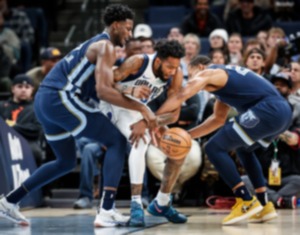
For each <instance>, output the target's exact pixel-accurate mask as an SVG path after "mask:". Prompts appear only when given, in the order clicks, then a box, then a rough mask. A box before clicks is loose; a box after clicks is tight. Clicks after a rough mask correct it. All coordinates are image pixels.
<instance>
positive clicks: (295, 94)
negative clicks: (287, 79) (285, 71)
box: [289, 62, 300, 105]
mask: <svg viewBox="0 0 300 235" xmlns="http://www.w3.org/2000/svg"><path fill="white" fill-rule="evenodd" d="M289 72H290V76H291V78H292V83H293V87H292V90H291V95H290V96H289V101H290V102H291V103H292V104H293V105H294V104H295V103H300V62H292V63H290V71H289Z"/></svg>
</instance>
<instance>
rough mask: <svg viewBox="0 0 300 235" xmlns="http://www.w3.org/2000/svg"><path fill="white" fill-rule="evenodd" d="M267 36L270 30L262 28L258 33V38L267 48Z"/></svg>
mask: <svg viewBox="0 0 300 235" xmlns="http://www.w3.org/2000/svg"><path fill="white" fill-rule="evenodd" d="M267 38H268V32H267V31H265V30H260V31H259V32H258V33H257V35H256V39H257V40H258V41H259V42H260V43H261V44H262V45H263V47H264V48H267Z"/></svg>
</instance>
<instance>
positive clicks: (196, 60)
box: [190, 55, 211, 66]
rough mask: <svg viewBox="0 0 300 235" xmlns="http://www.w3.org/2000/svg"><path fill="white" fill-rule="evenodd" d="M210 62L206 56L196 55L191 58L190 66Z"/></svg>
mask: <svg viewBox="0 0 300 235" xmlns="http://www.w3.org/2000/svg"><path fill="white" fill-rule="evenodd" d="M210 63H211V59H210V58H209V57H208V56H205V55H197V56H195V57H194V58H193V59H192V60H191V62H190V66H198V65H199V64H202V65H209V64H210Z"/></svg>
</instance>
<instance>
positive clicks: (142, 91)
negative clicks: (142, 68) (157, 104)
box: [131, 85, 151, 100]
mask: <svg viewBox="0 0 300 235" xmlns="http://www.w3.org/2000/svg"><path fill="white" fill-rule="evenodd" d="M131 93H132V94H131V95H132V96H133V97H135V98H138V99H145V100H147V99H148V98H149V96H150V93H151V89H150V88H149V87H148V86H145V85H142V86H136V87H132V92H131Z"/></svg>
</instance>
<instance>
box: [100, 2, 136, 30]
mask: <svg viewBox="0 0 300 235" xmlns="http://www.w3.org/2000/svg"><path fill="white" fill-rule="evenodd" d="M133 18H134V13H133V11H132V10H131V9H130V8H129V7H128V6H126V5H122V4H112V5H109V6H108V7H106V8H105V10H104V15H103V21H104V24H105V25H106V26H110V25H111V24H112V23H113V22H115V21H125V20H127V19H130V20H133Z"/></svg>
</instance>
